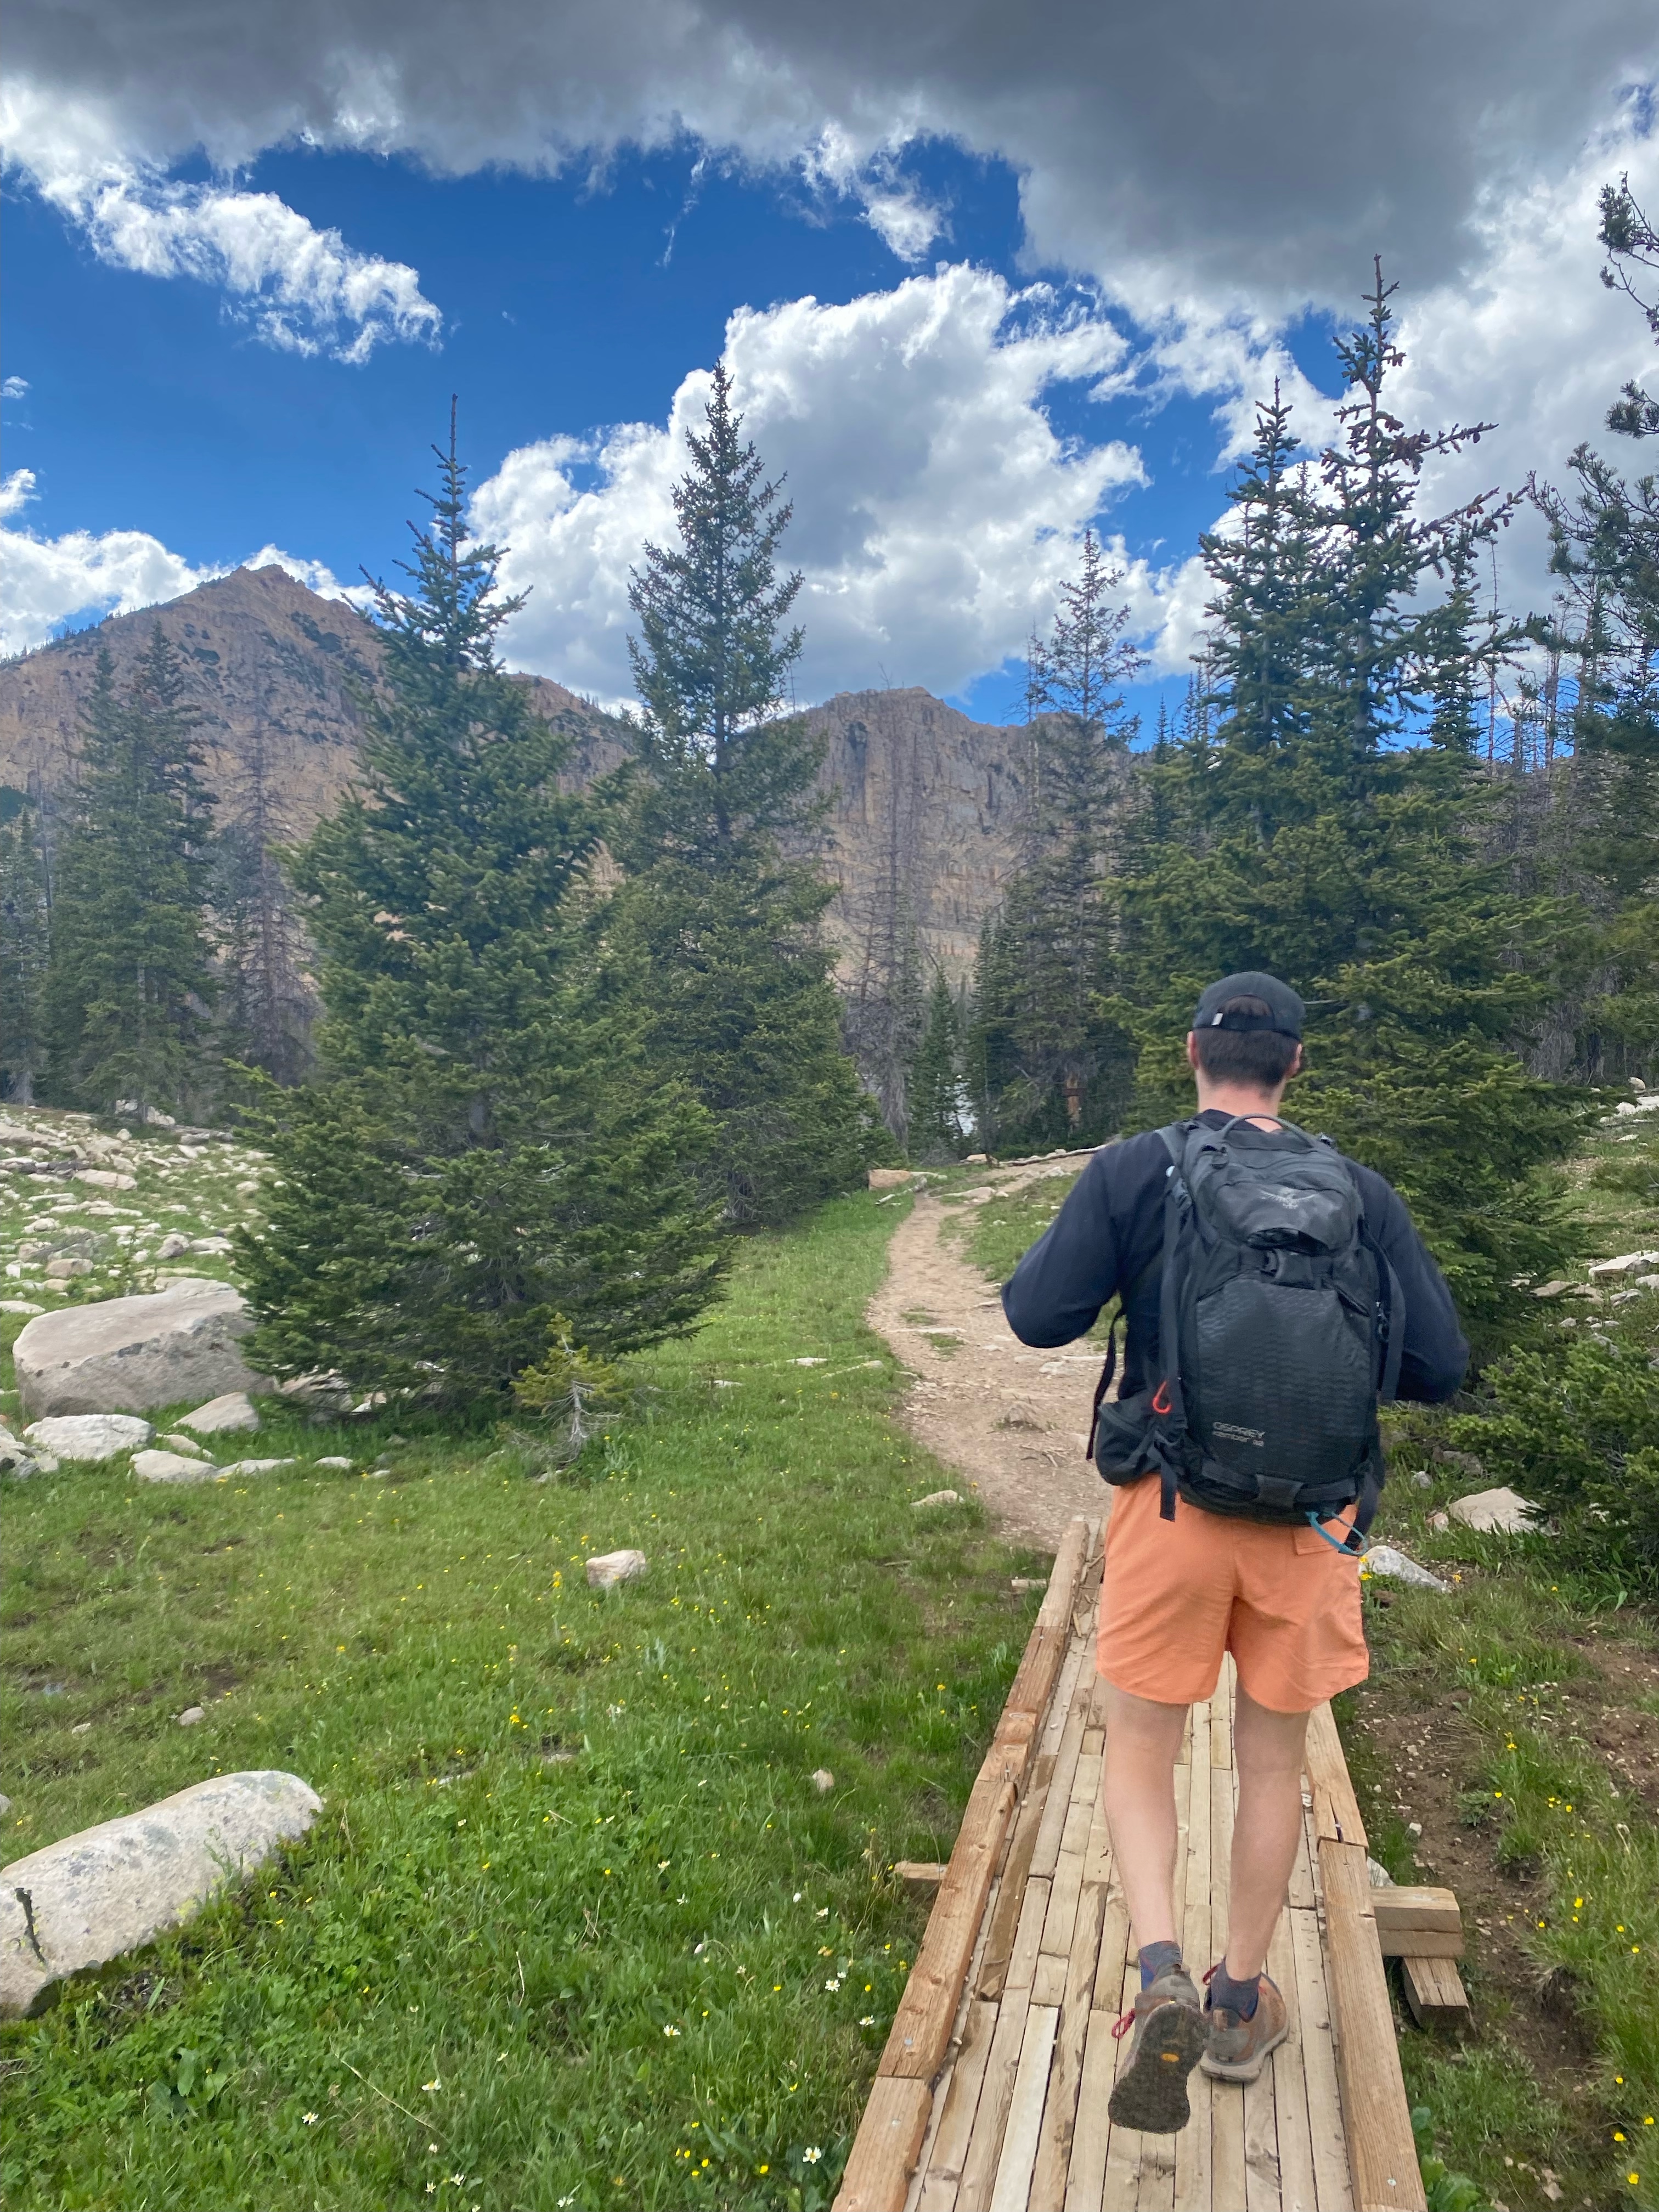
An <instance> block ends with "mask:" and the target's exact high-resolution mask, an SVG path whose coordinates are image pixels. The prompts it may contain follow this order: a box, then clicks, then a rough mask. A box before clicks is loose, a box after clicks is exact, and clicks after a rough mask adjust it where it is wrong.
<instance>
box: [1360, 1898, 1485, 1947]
mask: <svg viewBox="0 0 1659 2212" xmlns="http://www.w3.org/2000/svg"><path fill="white" fill-rule="evenodd" d="M1371 1913H1372V1917H1374V1918H1375V1920H1376V1939H1377V1942H1378V1943H1379V1944H1380V1945H1381V1946H1382V1950H1383V1957H1384V1958H1385V1959H1404V1958H1408V1957H1409V1958H1416V1959H1461V1958H1462V1955H1463V1916H1462V1912H1460V1911H1459V1910H1458V1906H1457V1898H1456V1895H1455V1893H1454V1892H1453V1891H1451V1890H1449V1889H1420V1888H1412V1887H1397V1888H1390V1889H1378V1890H1374V1891H1373V1892H1372V1893H1371Z"/></svg>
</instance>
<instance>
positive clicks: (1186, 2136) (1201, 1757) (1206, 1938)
mask: <svg viewBox="0 0 1659 2212" xmlns="http://www.w3.org/2000/svg"><path fill="white" fill-rule="evenodd" d="M1212 1778H1213V1770H1212V1767H1211V1765H1210V1709H1209V1707H1208V1705H1200V1706H1195V1707H1194V1711H1193V1760H1192V1775H1191V1778H1190V1780H1189V1781H1188V1785H1187V1786H1188V1804H1187V1893H1186V1906H1185V1909H1184V1911H1182V1917H1181V1920H1180V1922H1179V1923H1178V1925H1179V1929H1180V1934H1181V1954H1182V1958H1183V1959H1184V1960H1185V1961H1186V1964H1187V1971H1188V1973H1189V1974H1191V1975H1192V1977H1193V1978H1194V1980H1196V1979H1197V1978H1198V1977H1199V1976H1200V1974H1201V1973H1202V1972H1204V1970H1205V1968H1206V1966H1208V1965H1209V1963H1210V1956H1211V1947H1210V1894H1211V1884H1210V1831H1211V1813H1210V1798H1211V1792H1212ZM1213 1786H1218V1787H1224V1788H1225V1778H1224V1779H1223V1781H1222V1783H1221V1784H1214V1785H1213ZM1188 2094H1189V2095H1190V2097H1191V2100H1192V2106H1193V2117H1192V2120H1191V2123H1190V2124H1189V2125H1188V2126H1187V2127H1185V2128H1183V2129H1182V2132H1181V2134H1180V2135H1179V2136H1177V2137H1176V2171H1175V2205H1176V2212H1211V2201H1212V2200H1211V2191H1210V2084H1209V2082H1208V2081H1206V2079H1205V2078H1204V2076H1203V2075H1200V2074H1196V2073H1195V2074H1194V2075H1193V2076H1192V2081H1191V2087H1190V2088H1189V2091H1188Z"/></svg>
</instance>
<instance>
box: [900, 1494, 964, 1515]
mask: <svg viewBox="0 0 1659 2212" xmlns="http://www.w3.org/2000/svg"><path fill="white" fill-rule="evenodd" d="M961 1503H962V1500H961V1498H959V1497H958V1496H957V1493H956V1492H955V1491H954V1490H930V1491H929V1492H928V1493H927V1497H926V1498H912V1499H911V1500H910V1510H911V1511H912V1512H913V1513H920V1512H921V1509H922V1507H923V1506H924V1505H960V1504H961Z"/></svg>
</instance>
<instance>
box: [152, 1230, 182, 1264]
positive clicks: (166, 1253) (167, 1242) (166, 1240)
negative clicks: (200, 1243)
mask: <svg viewBox="0 0 1659 2212" xmlns="http://www.w3.org/2000/svg"><path fill="white" fill-rule="evenodd" d="M189 1249H190V1239H189V1237H186V1236H185V1234H184V1232H183V1231H181V1230H178V1229H169V1230H168V1231H167V1235H166V1236H165V1237H163V1238H162V1239H161V1243H159V1244H158V1245H157V1246H156V1248H155V1256H156V1258H157V1259H158V1260H176V1259H178V1258H179V1255H180V1254H181V1253H184V1252H188V1251H189Z"/></svg>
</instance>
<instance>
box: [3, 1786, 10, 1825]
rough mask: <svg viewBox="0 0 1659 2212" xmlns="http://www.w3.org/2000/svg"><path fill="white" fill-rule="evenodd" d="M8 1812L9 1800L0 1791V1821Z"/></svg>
mask: <svg viewBox="0 0 1659 2212" xmlns="http://www.w3.org/2000/svg"><path fill="white" fill-rule="evenodd" d="M10 1810H11V1800H10V1798H9V1797H8V1796H7V1795H6V1793H5V1791H4V1790H0V1820H4V1819H5V1817H6V1815H7V1814H8V1813H9V1812H10Z"/></svg>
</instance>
